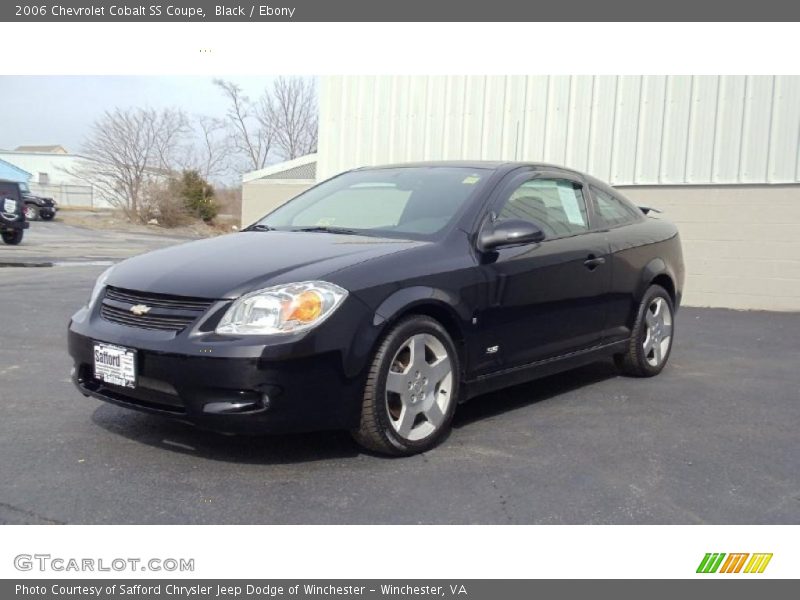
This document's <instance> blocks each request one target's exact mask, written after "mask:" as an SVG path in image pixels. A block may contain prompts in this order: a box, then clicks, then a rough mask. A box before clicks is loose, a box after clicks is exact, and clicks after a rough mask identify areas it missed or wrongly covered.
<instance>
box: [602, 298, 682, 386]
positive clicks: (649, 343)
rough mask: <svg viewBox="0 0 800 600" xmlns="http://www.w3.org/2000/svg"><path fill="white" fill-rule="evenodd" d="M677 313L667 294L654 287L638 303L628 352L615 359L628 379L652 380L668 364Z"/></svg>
mask: <svg viewBox="0 0 800 600" xmlns="http://www.w3.org/2000/svg"><path fill="white" fill-rule="evenodd" d="M674 315H675V309H674V307H673V304H672V298H671V297H670V295H669V293H668V292H667V290H665V289H664V288H663V287H661V286H660V285H651V286H650V287H649V288H647V291H646V292H645V294H644V297H643V298H642V301H641V302H640V303H639V310H638V313H637V315H636V322H635V323H634V326H633V331H632V332H631V338H630V341H629V343H628V350H627V352H625V353H624V354H619V355H617V356H615V357H614V359H615V362H616V363H617V366H618V367H619V368H620V370H621V371H622V372H623V373H625V374H626V375H632V376H634V377H652V376H653V375H658V374H659V373H660V372H661V370H662V369H663V368H664V366H665V365H666V364H667V360H668V359H669V355H670V352H671V351H672V338H673V333H674V330H675V326H674Z"/></svg>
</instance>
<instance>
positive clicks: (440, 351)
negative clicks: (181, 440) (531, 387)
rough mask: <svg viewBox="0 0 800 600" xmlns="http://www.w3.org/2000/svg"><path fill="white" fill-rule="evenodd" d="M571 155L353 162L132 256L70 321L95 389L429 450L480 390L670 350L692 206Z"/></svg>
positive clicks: (651, 359) (114, 397)
mask: <svg viewBox="0 0 800 600" xmlns="http://www.w3.org/2000/svg"><path fill="white" fill-rule="evenodd" d="M645 212H647V209H644V210H642V209H639V208H637V207H635V206H634V205H632V204H631V203H630V202H629V201H628V200H626V199H625V198H624V197H622V196H621V195H620V194H619V193H618V192H617V191H616V190H614V189H612V188H611V187H609V186H607V185H605V184H603V183H602V182H600V181H598V180H596V179H594V178H592V177H589V176H587V175H583V174H580V173H577V172H575V171H571V170H568V169H564V168H561V167H555V166H552V165H543V164H520V163H486V162H474V163H460V162H458V163H456V162H454V163H418V164H408V165H397V166H388V167H380V168H369V169H360V170H355V171H350V172H347V173H344V174H342V175H339V176H337V177H334V178H333V179H330V180H328V181H326V182H323V183H321V184H319V185H318V186H316V187H314V188H312V189H310V190H308V191H307V192H305V193H303V194H301V195H300V196H298V197H296V198H294V199H293V200H291V201H290V202H288V203H287V204H285V205H283V206H281V207H279V208H277V209H276V210H274V211H273V212H271V213H270V214H268V215H267V216H266V217H264V218H263V219H261V220H260V221H258V222H257V223H255V224H254V225H252V226H250V227H248V228H247V229H245V230H244V231H242V232H240V233H236V234H230V235H226V236H223V237H219V238H214V239H208V240H202V241H196V242H191V243H188V244H183V245H180V246H173V247H170V248H166V249H163V250H158V251H156V252H151V253H149V254H145V255H142V256H137V257H135V258H131V259H128V260H126V261H124V262H122V263H119V264H118V265H115V266H113V267H112V268H110V269H108V270H107V271H106V272H105V273H103V274H102V275H101V276H100V278H99V279H98V280H97V284H96V285H95V287H94V290H93V291H92V293H91V297H90V298H89V302H88V304H87V305H86V306H85V307H83V308H81V309H80V310H79V311H78V312H77V313H76V314H75V315H74V316H73V317H72V321H71V322H70V326H69V351H70V354H71V355H72V357H73V359H74V363H75V367H74V374H73V378H74V381H75V384H76V385H77V387H78V389H79V390H80V391H81V392H82V393H84V394H85V395H89V396H94V397H96V398H99V399H101V400H106V401H108V402H112V403H114V404H118V405H120V406H124V407H128V408H133V409H137V410H141V411H146V412H149V413H155V414H160V415H167V416H172V417H176V418H179V419H182V420H185V421H189V422H193V423H195V424H197V425H200V426H203V427H207V428H210V429H215V430H219V431H225V432H236V431H240V432H241V431H247V432H278V431H280V432H284V431H300V430H305V431H308V430H315V429H334V428H340V429H347V430H350V431H352V432H353V433H354V435H355V438H356V439H357V440H358V441H359V442H360V443H361V444H362V445H363V446H365V447H367V448H370V449H373V450H377V451H380V452H386V453H392V454H412V453H415V452H420V451H423V450H426V449H428V448H430V447H431V446H433V445H434V444H435V443H436V442H437V441H438V440H439V439H440V438H441V437H442V435H443V434H444V433H445V432H446V431H447V429H448V427H449V425H450V421H451V420H452V418H453V413H454V411H455V410H456V406H457V404H458V403H459V402H462V401H464V400H466V399H468V398H471V397H473V396H476V395H478V394H482V393H485V392H487V391H490V390H494V389H498V388H501V387H505V386H509V385H513V384H516V383H520V382H523V381H527V380H530V379H533V378H536V377H539V376H542V375H545V374H549V373H554V372H556V371H562V370H565V369H568V368H572V367H574V366H577V365H580V364H584V363H587V362H591V361H594V360H598V359H601V358H604V357H612V356H613V357H614V358H615V359H616V361H617V364H618V365H619V366H620V368H621V369H622V370H623V371H624V372H626V373H628V374H631V375H636V376H650V375H655V374H657V373H659V372H660V371H661V369H662V368H663V367H664V365H665V363H666V362H667V359H668V358H669V354H670V349H671V347H672V340H673V337H674V315H675V310H676V309H677V307H678V305H679V304H680V299H681V291H682V287H683V279H684V267H683V259H682V255H681V246H680V240H679V237H678V232H677V230H676V228H675V226H674V225H672V224H670V223H668V222H666V221H663V220H659V219H654V218H650V217H648V216H646V215H645Z"/></svg>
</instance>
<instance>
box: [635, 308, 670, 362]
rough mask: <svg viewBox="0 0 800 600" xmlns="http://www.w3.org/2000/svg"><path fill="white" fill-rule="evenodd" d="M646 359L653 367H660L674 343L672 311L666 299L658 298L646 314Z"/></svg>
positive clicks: (643, 347) (643, 344)
mask: <svg viewBox="0 0 800 600" xmlns="http://www.w3.org/2000/svg"><path fill="white" fill-rule="evenodd" d="M645 328H646V329H645V338H644V342H642V349H643V350H644V357H645V360H646V361H647V363H648V364H649V365H650V366H651V367H657V366H659V365H660V364H661V363H662V361H663V360H664V358H665V357H666V356H667V354H668V352H669V345H670V344H671V343H672V311H671V310H670V308H669V303H668V302H667V301H666V300H664V298H662V297H660V296H657V297H655V298H653V301H652V302H650V304H649V305H648V307H647V311H646V312H645Z"/></svg>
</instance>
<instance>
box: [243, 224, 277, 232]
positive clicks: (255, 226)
mask: <svg viewBox="0 0 800 600" xmlns="http://www.w3.org/2000/svg"><path fill="white" fill-rule="evenodd" d="M242 231H276V229H275V228H274V227H270V226H269V225H264V224H263V223H255V224H253V225H250V227H245V228H244V229H242Z"/></svg>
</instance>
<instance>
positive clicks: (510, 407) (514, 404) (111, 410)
mask: <svg viewBox="0 0 800 600" xmlns="http://www.w3.org/2000/svg"><path fill="white" fill-rule="evenodd" d="M617 375H618V372H617V370H616V369H615V367H614V366H613V364H611V363H610V362H601V363H594V364H590V365H586V366H584V367H580V368H578V369H575V370H573V371H569V372H566V373H560V374H557V375H551V376H549V377H545V378H543V379H538V380H536V381H533V382H530V383H526V384H522V385H518V386H514V387H511V388H507V389H504V390H500V391H497V392H493V393H491V394H486V395H483V396H479V397H477V398H473V399H472V400H470V401H469V402H467V403H466V404H463V405H461V406H459V407H458V410H457V411H456V415H455V419H454V421H453V427H454V428H455V429H460V428H462V427H466V426H468V425H470V424H471V423H474V422H476V421H480V420H481V419H485V418H488V417H492V416H496V415H499V414H502V413H506V412H510V411H514V410H519V409H522V408H525V407H527V406H530V405H532V404H536V403H538V402H541V401H543V400H548V399H550V398H554V397H557V396H559V395H561V394H565V393H567V392H570V391H572V390H574V389H577V388H581V387H584V386H587V385H592V384H593V383H596V382H599V381H603V380H605V379H610V378H612V377H616V376H617ZM92 421H93V422H94V423H95V424H96V425H98V426H99V427H101V428H103V429H105V430H106V431H108V432H110V433H113V434H115V435H120V436H122V437H124V438H126V439H129V440H132V441H135V442H138V443H141V444H146V445H148V446H153V447H157V448H160V449H163V450H169V451H172V452H178V453H181V454H186V455H190V456H197V457H199V458H204V459H208V460H217V461H223V462H233V463H239V464H261V465H270V464H292V463H302V462H314V461H318V460H330V459H336V458H348V457H356V456H359V455H367V456H372V457H375V458H381V459H391V457H385V456H382V455H377V454H372V453H368V452H366V451H364V450H362V449H361V448H359V447H358V446H357V445H356V443H355V442H354V441H353V440H352V439H351V438H350V436H349V435H348V434H347V433H346V432H341V431H331V432H316V433H304V434H287V435H264V436H259V435H254V436H246V435H224V434H219V433H214V432H209V431H204V430H202V429H198V428H196V427H194V426H192V425H188V424H186V423H181V422H178V421H173V420H171V419H166V418H163V417H158V416H154V415H148V414H144V413H138V412H134V411H130V410H126V409H123V408H119V407H116V406H113V405H110V404H102V405H100V406H99V407H98V408H96V409H95V411H94V412H93V413H92ZM443 443H445V444H446V443H447V440H446V439H445V440H443Z"/></svg>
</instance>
